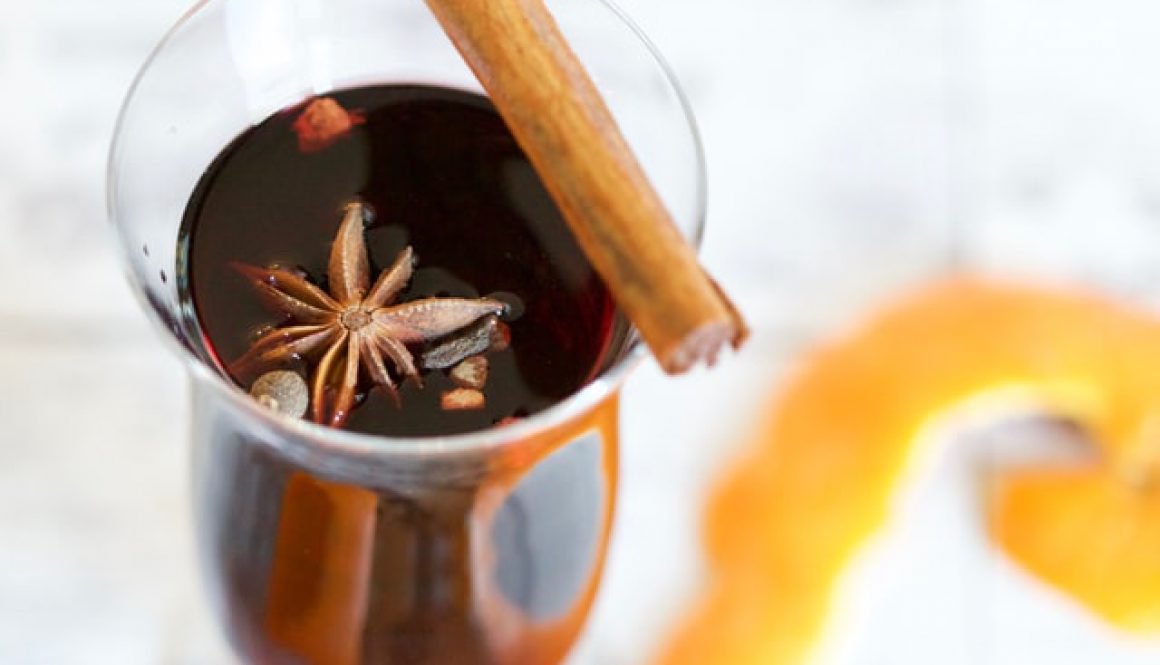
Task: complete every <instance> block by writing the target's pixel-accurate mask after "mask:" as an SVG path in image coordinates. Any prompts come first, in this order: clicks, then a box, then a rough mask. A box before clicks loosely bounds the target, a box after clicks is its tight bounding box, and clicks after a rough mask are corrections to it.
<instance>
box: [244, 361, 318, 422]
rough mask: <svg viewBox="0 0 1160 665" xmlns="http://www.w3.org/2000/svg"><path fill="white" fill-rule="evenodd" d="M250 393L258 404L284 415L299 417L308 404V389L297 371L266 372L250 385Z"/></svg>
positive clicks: (304, 411)
mask: <svg viewBox="0 0 1160 665" xmlns="http://www.w3.org/2000/svg"><path fill="white" fill-rule="evenodd" d="M250 395H252V396H253V397H254V399H255V400H257V401H258V403H259V404H261V405H262V406H265V407H267V408H270V409H273V410H274V411H277V412H278V413H281V414H282V415H284V416H289V417H291V418H301V417H302V416H304V415H306V409H307V408H308V407H309V406H310V389H309V388H308V387H307V386H306V380H305V379H303V378H302V377H301V376H300V375H299V374H298V373H297V372H290V371H287V370H278V371H274V372H266V373H265V374H263V375H262V376H260V377H258V380H257V381H255V382H254V385H253V386H251V387H250Z"/></svg>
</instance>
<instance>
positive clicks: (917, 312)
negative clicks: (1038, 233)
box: [658, 279, 1160, 665]
mask: <svg viewBox="0 0 1160 665" xmlns="http://www.w3.org/2000/svg"><path fill="white" fill-rule="evenodd" d="M1009 389H1016V390H1017V391H1018V392H1020V393H1022V394H1028V395H1031V396H1033V397H1034V398H1035V399H1036V401H1037V403H1038V404H1040V405H1042V406H1043V408H1044V410H1045V411H1046V412H1047V414H1049V415H1051V416H1054V417H1064V418H1068V419H1071V420H1074V421H1075V422H1076V423H1078V424H1079V425H1081V426H1082V427H1083V428H1084V429H1085V430H1086V432H1087V433H1088V434H1089V435H1090V437H1091V440H1092V442H1093V444H1094V445H1095V446H1096V448H1097V449H1098V453H1099V454H1098V455H1097V456H1095V457H1094V458H1093V461H1091V462H1090V463H1089V464H1087V465H1086V466H1068V467H1066V468H1063V467H1055V466H1040V467H1038V468H1022V469H1016V470H1009V471H1004V472H1002V473H1001V474H1000V476H999V478H998V481H997V483H996V488H995V493H994V495H993V497H992V500H991V501H990V502H989V503H988V505H987V508H986V509H987V511H988V513H989V514H988V524H989V527H990V532H991V536H992V538H993V540H994V541H995V542H996V543H997V544H998V545H999V546H1000V547H1001V548H1002V549H1003V550H1004V551H1005V552H1006V553H1007V555H1009V556H1010V557H1011V558H1013V559H1014V560H1015V561H1016V562H1018V563H1019V564H1020V565H1021V566H1022V567H1024V568H1025V569H1026V570H1028V571H1030V572H1031V573H1033V574H1035V575H1037V576H1039V577H1040V578H1042V579H1043V580H1045V581H1047V582H1049V583H1050V584H1052V585H1054V586H1055V587H1057V588H1058V589H1060V590H1062V591H1063V592H1065V593H1066V594H1068V595H1069V596H1071V597H1072V598H1074V599H1075V600H1077V601H1079V602H1080V603H1082V604H1083V605H1085V606H1087V607H1088V608H1089V609H1090V610H1091V611H1092V612H1094V613H1095V614H1096V615H1098V616H1101V617H1103V618H1104V619H1106V620H1107V621H1109V622H1111V623H1113V624H1115V625H1117V626H1120V627H1122V628H1125V629H1128V630H1133V631H1142V632H1160V464H1158V463H1157V462H1158V461H1160V319H1157V318H1155V317H1152V316H1150V315H1148V314H1145V313H1142V312H1140V311H1137V310H1133V309H1131V308H1128V307H1126V306H1124V305H1120V304H1116V303H1113V302H1111V301H1108V300H1106V299H1102V298H1099V297H1097V296H1094V295H1087V294H1082V293H1078V292H1075V291H1060V290H1051V289H1046V288H1035V287H1024V286H1014V285H1006V284H998V283H988V282H983V281H976V280H971V279H957V280H951V281H947V282H944V283H940V284H937V285H934V286H931V287H928V288H926V289H924V290H922V291H920V292H918V293H915V294H912V295H911V296H909V297H907V298H905V299H903V300H901V301H899V302H897V303H896V304H894V305H893V306H891V307H889V308H888V309H886V310H884V311H882V312H880V313H879V314H878V315H876V316H875V317H873V318H872V319H871V320H870V321H868V322H866V323H865V324H864V325H862V326H860V327H859V328H857V329H856V330H855V331H854V332H853V333H852V334H850V335H849V336H847V337H845V338H844V339H841V340H838V341H836V342H835V343H833V344H831V345H829V346H827V347H825V348H821V349H819V350H817V351H816V352H814V353H813V354H812V355H811V356H810V357H809V358H808V359H807V360H806V362H805V363H804V365H803V366H802V367H801V368H800V370H799V371H798V373H797V374H796V375H795V376H793V377H792V378H791V379H790V380H789V382H788V384H786V385H785V387H784V389H783V390H782V391H781V393H780V395H779V397H778V398H777V400H776V402H775V403H774V404H773V406H772V409H771V410H770V415H769V416H768V418H767V421H766V423H765V424H764V426H763V427H762V428H761V430H760V435H759V437H758V440H757V441H756V445H754V446H753V447H752V449H751V450H750V452H749V453H748V455H747V456H746V457H745V458H744V459H742V460H740V461H739V462H738V463H737V464H736V466H735V467H734V468H733V470H732V471H731V472H730V473H729V474H727V477H726V479H725V482H724V483H723V484H722V485H720V486H719V487H718V488H717V490H716V492H715V493H714V496H713V498H712V501H711V504H710V507H709V513H708V517H707V523H706V525H705V542H706V547H707V551H708V557H709V563H710V566H711V568H712V577H711V582H710V586H709V588H708V589H707V591H706V592H705V594H704V597H703V598H702V599H701V600H700V602H699V603H698V605H697V606H696V608H695V609H694V611H693V613H692V614H691V616H689V617H688V618H687V619H686V621H685V623H684V624H683V626H681V628H680V630H678V631H677V634H676V636H675V638H674V639H673V640H671V642H670V643H669V644H668V646H667V649H666V650H665V651H664V652H663V653H662V656H661V658H660V659H659V661H658V662H659V663H661V664H662V665H685V664H693V663H697V664H703V663H714V664H715V665H748V664H750V663H753V664H755V665H756V664H761V665H782V664H788V663H799V662H803V661H804V660H806V659H807V658H808V657H809V655H810V653H811V651H812V649H813V647H814V645H815V643H816V642H817V641H818V638H819V636H820V635H821V633H822V630H823V627H824V624H825V621H826V618H827V615H828V614H829V611H830V608H831V604H832V596H833V595H834V592H835V588H836V583H837V580H838V578H839V575H840V573H841V571H842V570H843V568H844V567H845V565H846V564H847V563H849V562H850V560H851V559H852V557H853V556H854V555H855V554H856V553H857V551H858V549H859V548H860V546H861V545H863V543H864V542H865V541H866V540H867V538H868V537H869V536H871V535H872V534H874V533H875V532H876V531H877V530H878V529H880V527H882V526H883V525H884V524H885V522H886V519H887V513H888V505H889V501H890V500H891V498H892V496H893V493H894V491H895V489H896V488H897V487H898V486H899V484H900V480H901V479H902V476H903V472H904V470H905V468H906V466H907V462H908V460H909V459H910V458H911V457H912V455H913V453H914V452H915V450H914V449H915V448H916V447H917V443H918V442H919V441H921V440H924V439H925V438H926V437H923V436H920V433H921V432H923V430H924V429H926V428H927V427H928V426H929V425H930V424H931V423H932V422H935V421H937V420H939V418H940V417H942V416H944V415H945V414H947V413H949V412H951V411H953V410H954V409H956V408H958V407H959V406H961V405H963V404H965V403H968V402H969V401H973V400H976V399H977V398H979V397H980V396H982V395H987V394H994V393H998V394H999V395H1000V396H1001V395H1003V394H1008V392H1009Z"/></svg>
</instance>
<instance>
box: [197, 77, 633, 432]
mask: <svg viewBox="0 0 1160 665" xmlns="http://www.w3.org/2000/svg"><path fill="white" fill-rule="evenodd" d="M329 97H331V98H332V99H334V100H335V101H337V102H338V103H339V104H340V105H341V106H342V107H343V108H345V109H348V110H351V111H353V112H357V114H358V117H359V118H360V119H361V120H362V121H363V122H361V123H359V124H358V125H357V126H355V127H353V128H352V129H351V130H350V131H349V133H347V134H346V135H344V136H342V137H341V138H339V139H338V140H337V141H335V142H333V143H332V144H330V145H328V146H327V147H325V149H320V150H313V151H304V150H302V149H301V146H300V145H299V135H298V134H296V132H295V126H294V125H295V121H296V119H298V118H299V117H300V115H301V114H302V107H301V106H299V107H295V108H291V109H287V110H286V111H284V112H281V113H278V114H276V115H274V116H272V117H271V118H269V119H268V120H266V121H265V122H263V123H261V124H260V125H258V126H256V127H254V128H252V129H250V130H249V131H247V132H245V133H244V134H242V135H241V136H240V137H238V138H237V139H236V140H235V141H234V142H233V143H232V144H230V145H229V146H228V147H227V148H226V149H225V150H224V151H223V152H222V154H221V155H220V156H219V157H218V158H217V159H216V160H215V161H214V162H213V164H212V165H211V166H210V168H209V169H208V171H207V172H206V174H205V175H204V177H203V178H202V180H201V182H200V184H199V185H198V187H197V188H196V190H195V192H194V193H193V196H192V198H191V200H190V203H189V206H188V209H187V211H186V215H185V220H184V234H183V235H184V239H185V242H187V243H188V245H187V247H186V252H185V254H186V256H187V261H188V283H187V285H186V291H187V292H188V294H187V296H188V297H190V298H191V299H192V305H193V307H192V309H193V311H194V312H195V313H196V316H197V321H198V323H199V325H200V329H201V331H202V333H203V339H204V343H205V346H206V348H207V349H208V350H209V353H210V354H211V355H212V356H213V357H214V359H215V361H216V362H217V364H218V365H219V366H221V367H223V368H226V369H227V371H229V372H230V373H231V374H232V375H233V378H234V379H235V380H236V381H237V382H238V383H239V384H241V385H242V386H243V387H248V384H249V383H250V382H252V380H253V379H254V378H255V377H253V376H245V375H242V374H240V373H238V372H237V371H233V367H232V366H231V363H233V362H234V361H235V360H236V359H238V358H239V357H241V356H242V355H243V354H244V353H245V352H246V351H247V349H248V348H249V347H250V345H251V344H252V342H253V340H254V339H255V333H256V331H259V330H262V329H263V328H267V329H268V327H270V326H272V325H278V324H280V323H283V321H281V320H280V319H279V318H278V316H277V315H276V313H272V312H271V311H270V310H269V309H267V308H266V307H265V306H263V303H262V302H261V300H260V299H259V297H258V295H257V294H256V293H255V289H254V287H253V285H252V284H251V283H250V282H248V281H247V280H246V279H245V278H243V276H242V275H241V274H240V273H239V272H238V271H237V270H236V269H235V268H234V267H233V264H234V263H235V262H240V263H244V264H249V265H254V266H268V265H271V264H278V265H282V266H290V267H294V268H296V269H298V270H301V271H302V272H304V273H305V274H306V275H308V276H309V278H310V279H311V281H313V282H314V283H316V284H318V285H320V286H322V287H323V288H325V287H326V265H327V259H328V255H329V252H330V247H331V242H332V241H333V239H334V235H335V231H336V230H337V228H338V224H339V221H340V219H341V213H342V207H343V205H344V204H345V203H347V202H349V201H351V200H354V199H356V198H357V199H360V200H362V201H364V202H367V203H368V204H370V206H371V208H372V210H373V211H374V213H375V214H374V221H373V222H372V224H371V226H370V227H369V229H368V231H367V234H366V238H367V246H368V250H369V253H370V258H371V263H372V270H373V272H374V273H375V274H377V273H378V271H379V270H381V269H383V268H386V267H388V266H389V265H390V263H391V261H392V260H393V259H394V258H395V256H396V255H397V254H398V252H399V251H400V250H401V249H402V248H403V247H404V246H406V245H410V246H412V247H413V249H414V251H415V254H416V257H417V260H418V263H417V266H418V267H417V270H416V272H415V275H414V278H413V279H412V280H411V283H410V284H409V286H408V287H407V289H406V290H405V291H404V292H403V293H402V294H401V295H400V297H399V299H398V300H397V302H405V301H408V300H414V299H418V298H423V297H431V296H440V297H446V296H456V297H479V296H487V295H495V294H501V295H499V297H500V298H501V299H506V300H508V301H510V302H512V303H513V304H514V307H513V308H512V309H513V311H512V313H511V316H510V317H509V318H510V321H509V324H510V329H511V344H510V347H509V348H508V349H507V350H504V351H501V352H497V353H494V354H492V355H491V356H489V360H490V374H489V379H488V384H487V388H486V391H485V393H486V396H487V401H486V407H485V408H484V409H482V410H466V411H447V410H444V409H443V408H441V404H440V396H441V394H442V393H443V392H444V391H446V390H449V389H451V388H453V387H454V386H453V385H452V383H451V381H450V379H449V378H448V377H447V375H446V372H445V371H438V370H437V371H426V372H424V375H423V380H424V383H425V387H424V388H419V387H418V386H417V385H416V384H415V383H414V382H406V383H405V384H404V385H403V387H402V389H401V391H400V398H401V400H400V402H399V404H396V402H395V401H394V400H393V399H392V398H391V397H390V396H389V395H387V394H386V393H385V392H383V391H382V390H380V389H370V387H371V385H372V384H371V382H370V381H367V380H365V377H364V385H362V386H361V388H362V389H363V393H362V395H360V398H362V399H363V402H362V403H361V405H360V406H358V407H356V408H355V409H354V412H353V414H352V416H351V418H350V420H349V421H348V423H347V427H348V429H352V430H357V431H362V432H370V433H377V434H384V435H391V436H421V435H434V434H450V433H456V432H464V431H470V430H477V429H483V428H486V427H488V426H491V425H493V424H495V423H497V422H500V421H501V420H503V419H504V418H508V417H522V416H527V415H529V414H532V413H535V412H537V411H540V410H542V409H544V408H545V407H547V406H550V405H551V404H553V403H555V402H557V401H559V400H560V399H562V398H564V397H566V396H567V395H569V394H571V393H573V392H575V391H576V390H577V388H579V387H580V386H582V385H583V384H584V383H585V382H587V381H588V380H589V379H591V378H592V376H593V374H594V372H595V371H597V370H598V368H599V367H600V365H601V363H602V361H603V360H604V355H605V353H606V351H607V350H608V349H609V346H610V339H611V337H612V336H613V334H614V329H615V328H616V326H614V321H615V320H616V317H615V315H614V313H615V309H614V306H613V303H612V300H611V298H610V296H609V292H608V290H607V288H606V287H605V285H604V284H603V282H602V281H601V280H600V278H599V277H598V276H597V275H596V273H595V272H594V271H593V269H592V267H591V266H590V265H589V263H588V261H587V259H586V257H585V256H584V254H583V253H582V252H581V250H580V249H579V247H578V246H577V244H576V242H575V240H574V238H573V237H572V235H571V233H570V231H569V230H568V228H567V226H566V225H565V223H564V221H563V219H562V217H561V215H560V212H559V210H558V209H557V208H556V206H555V204H554V203H553V201H552V199H551V198H550V196H549V195H548V193H547V192H546V190H545V189H544V187H543V185H542V183H541V182H540V180H539V178H538V176H537V175H536V173H535V171H534V170H533V169H532V167H531V165H530V164H529V163H528V160H527V158H526V157H525V155H524V154H523V152H522V151H521V150H520V148H519V146H518V145H517V144H516V142H515V140H514V138H513V137H512V135H511V133H510V132H509V131H508V129H507V127H506V126H505V124H504V122H503V120H502V119H501V118H500V117H499V115H498V114H497V113H496V112H495V110H494V108H493V107H492V105H491V104H490V102H489V101H488V100H487V99H486V98H484V97H481V96H478V95H474V94H470V93H466V92H461V91H455V90H449V89H443V88H434V87H421V86H380V87H368V88H358V89H353V90H346V91H341V92H337V93H333V94H331V95H329ZM412 351H413V352H414V353H416V354H419V353H421V351H422V350H421V349H412ZM283 367H284V368H289V369H294V370H297V371H299V372H301V373H302V374H304V375H305V374H309V372H310V370H311V366H310V363H308V362H306V361H303V360H295V361H288V362H286V363H283ZM271 369H274V368H271Z"/></svg>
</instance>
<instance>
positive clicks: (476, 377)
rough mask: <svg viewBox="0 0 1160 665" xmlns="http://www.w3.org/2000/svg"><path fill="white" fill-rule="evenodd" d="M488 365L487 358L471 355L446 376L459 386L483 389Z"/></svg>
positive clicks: (485, 383)
mask: <svg viewBox="0 0 1160 665" xmlns="http://www.w3.org/2000/svg"><path fill="white" fill-rule="evenodd" d="M488 365H489V363H488V361H487V358H484V357H483V356H472V357H470V358H468V359H467V360H464V361H463V362H461V363H459V364H458V365H456V366H455V368H454V369H452V370H451V373H450V374H449V375H448V376H450V377H451V380H452V381H454V382H455V385H457V386H459V387H460V388H474V389H475V390H483V387H484V386H485V385H487V371H488Z"/></svg>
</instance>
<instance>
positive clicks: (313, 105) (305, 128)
mask: <svg viewBox="0 0 1160 665" xmlns="http://www.w3.org/2000/svg"><path fill="white" fill-rule="evenodd" d="M364 122H366V119H365V118H363V116H362V114H361V113H358V112H352V111H347V110H346V109H344V108H342V106H341V105H340V104H339V103H338V102H336V101H334V100H333V99H331V98H330V97H318V98H316V99H314V100H313V101H311V102H310V103H309V104H307V106H306V108H305V109H304V110H303V111H302V114H301V115H299V116H298V119H297V120H295V121H294V133H295V134H297V135H298V149H299V150H301V151H302V152H305V153H311V152H318V151H319V150H324V149H326V148H329V147H330V146H331V145H334V143H335V142H336V141H338V140H339V139H341V138H342V137H344V136H346V135H347V134H349V133H350V130H351V129H353V128H354V127H355V126H357V125H361V124H363V123H364Z"/></svg>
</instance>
